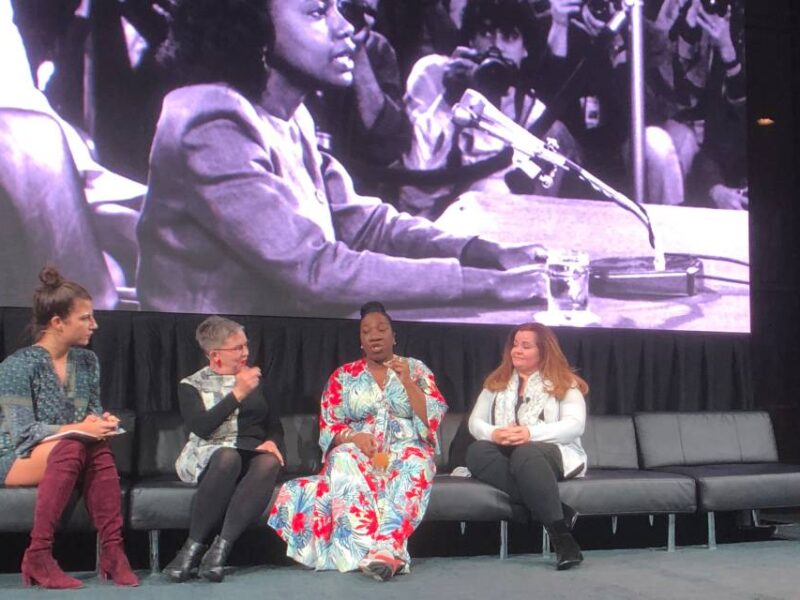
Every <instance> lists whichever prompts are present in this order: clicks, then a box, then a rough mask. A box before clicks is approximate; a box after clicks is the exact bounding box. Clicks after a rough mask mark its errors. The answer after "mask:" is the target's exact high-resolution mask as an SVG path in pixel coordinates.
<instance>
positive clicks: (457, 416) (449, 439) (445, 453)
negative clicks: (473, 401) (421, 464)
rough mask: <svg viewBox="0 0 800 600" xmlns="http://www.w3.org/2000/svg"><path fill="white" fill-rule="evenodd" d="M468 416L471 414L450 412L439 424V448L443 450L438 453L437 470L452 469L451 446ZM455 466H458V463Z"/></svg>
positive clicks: (448, 470) (445, 470) (447, 470)
mask: <svg viewBox="0 0 800 600" xmlns="http://www.w3.org/2000/svg"><path fill="white" fill-rule="evenodd" d="M468 416H469V415H465V414H464V413H451V412H448V413H447V414H445V416H444V419H442V422H441V423H440V424H439V430H438V432H437V434H438V436H439V449H440V450H441V452H440V453H439V454H437V455H436V470H437V471H440V472H442V473H444V472H450V471H451V470H452V468H451V466H450V448H451V447H452V445H453V440H454V439H455V437H456V433H458V428H459V427H461V423H462V422H463V421H464V419H465V418H466V417H468ZM455 466H456V467H457V466H458V465H455Z"/></svg>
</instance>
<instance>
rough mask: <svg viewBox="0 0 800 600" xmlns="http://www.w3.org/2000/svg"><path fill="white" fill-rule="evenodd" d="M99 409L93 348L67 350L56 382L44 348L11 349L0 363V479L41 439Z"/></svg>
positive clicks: (99, 411)
mask: <svg viewBox="0 0 800 600" xmlns="http://www.w3.org/2000/svg"><path fill="white" fill-rule="evenodd" d="M102 412H103V408H102V406H101V405H100V365H99V363H98V362H97V355H96V354H95V353H94V352H92V351H91V350H86V349H84V348H71V349H70V350H69V353H68V354H67V377H66V380H65V382H64V384H63V385H62V384H61V382H60V381H59V379H58V376H57V375H56V372H55V369H54V368H53V361H52V359H51V357H50V353H49V352H47V350H45V349H44V348H42V347H41V346H28V347H27V348H22V349H20V350H17V351H16V352H15V353H14V354H12V355H10V356H9V357H7V358H6V359H5V360H4V361H3V362H2V363H0V482H2V481H5V478H6V475H7V474H8V471H9V469H11V465H12V463H13V462H14V460H16V459H17V458H18V457H21V458H25V457H28V456H30V454H31V450H32V449H33V447H34V446H35V445H36V444H37V443H39V441H40V440H42V438H45V437H47V436H48V435H51V434H53V433H56V432H57V431H58V429H59V427H61V425H64V424H66V423H77V422H80V421H83V419H85V418H86V416H87V415H89V414H97V415H99V414H102Z"/></svg>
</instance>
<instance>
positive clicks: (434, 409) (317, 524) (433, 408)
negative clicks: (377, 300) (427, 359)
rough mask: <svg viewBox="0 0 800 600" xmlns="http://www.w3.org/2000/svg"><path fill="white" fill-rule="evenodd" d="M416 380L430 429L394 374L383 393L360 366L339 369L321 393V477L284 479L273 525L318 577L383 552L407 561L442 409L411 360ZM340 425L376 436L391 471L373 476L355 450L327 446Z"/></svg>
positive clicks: (425, 372) (426, 376)
mask: <svg viewBox="0 0 800 600" xmlns="http://www.w3.org/2000/svg"><path fill="white" fill-rule="evenodd" d="M408 361H409V369H410V372H411V378H412V380H413V381H414V382H415V383H416V384H417V385H418V386H419V388H420V389H421V390H422V391H423V392H424V393H425V400H426V407H427V416H428V422H427V423H425V422H423V421H422V420H421V419H420V418H419V417H418V416H417V415H416V414H414V412H413V410H412V409H411V404H410V402H409V399H408V395H407V394H406V391H405V388H404V387H403V384H402V383H401V382H400V380H399V378H398V377H397V376H396V374H395V373H394V371H392V370H391V369H389V370H388V372H387V378H386V383H385V386H384V389H381V388H380V387H379V386H378V384H377V382H376V381H375V379H374V378H373V377H372V374H371V373H370V372H369V369H367V362H366V359H361V360H358V361H356V362H353V363H349V364H346V365H343V366H341V367H339V368H338V369H336V371H334V372H333V374H332V375H331V376H330V378H329V379H328V384H327V387H326V388H325V391H324V392H323V394H322V402H321V411H320V436H319V444H320V447H321V448H322V452H323V454H324V456H325V459H324V463H323V466H322V470H321V472H320V473H319V475H315V476H310V477H301V478H298V479H293V480H291V481H287V482H286V483H285V484H284V485H283V487H282V488H281V490H280V492H279V493H278V498H277V500H276V501H275V505H274V506H273V508H272V510H271V511H270V517H269V524H270V526H271V527H272V528H273V529H275V531H276V532H277V533H278V535H279V536H281V537H282V538H283V539H284V540H285V541H286V544H287V551H286V554H287V555H288V556H289V557H291V558H293V559H294V560H296V561H298V562H300V563H302V564H304V565H306V566H309V567H314V568H315V569H317V570H324V569H338V570H339V571H341V572H346V571H351V570H353V569H356V568H357V567H358V563H359V562H360V561H361V560H362V559H363V558H364V557H365V556H366V554H367V552H369V551H370V550H388V551H389V552H391V553H392V554H394V555H395V556H396V557H398V558H400V559H401V560H403V561H405V563H406V571H407V569H408V564H409V556H408V550H407V548H406V543H407V540H408V538H409V536H410V535H411V534H412V533H413V531H414V530H415V529H416V527H417V526H418V525H419V523H420V521H421V520H422V517H423V515H424V514H425V508H426V507H427V505H428V498H429V497H430V491H431V483H432V482H433V477H434V475H435V473H436V467H435V465H434V453H435V452H436V451H437V450H438V440H437V436H436V431H437V429H438V427H439V424H440V422H441V420H442V417H443V416H444V414H445V412H446V411H447V405H446V404H445V401H444V398H443V397H442V395H441V393H440V392H439V389H438V388H437V387H436V382H435V381H434V378H433V374H432V373H431V371H430V369H428V367H426V366H425V365H424V364H423V363H422V362H421V361H419V360H416V359H413V358H409V359H408ZM345 428H350V429H351V430H352V431H354V432H362V431H363V432H368V433H372V434H373V435H374V436H375V437H376V438H377V440H378V446H379V449H382V450H385V451H388V452H389V465H388V467H387V468H386V469H385V470H384V471H380V470H378V469H376V468H375V467H374V466H373V464H372V462H371V460H370V459H369V458H368V457H367V456H366V455H365V454H364V453H362V452H361V450H359V449H358V447H357V446H356V445H355V444H353V443H347V444H340V445H338V446H336V447H334V448H331V446H332V444H333V439H334V437H335V436H336V435H337V434H338V433H340V432H341V431H342V430H344V429H345Z"/></svg>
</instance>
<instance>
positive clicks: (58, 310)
mask: <svg viewBox="0 0 800 600" xmlns="http://www.w3.org/2000/svg"><path fill="white" fill-rule="evenodd" d="M39 281H40V282H41V285H39V287H37V288H36V291H34V292H33V318H32V320H31V332H32V334H33V339H34V341H38V340H39V338H41V337H42V334H43V333H44V330H45V329H47V326H48V325H49V324H50V319H52V318H53V317H61V318H62V319H66V318H67V317H68V316H69V314H70V312H72V308H73V306H74V304H75V300H77V299H81V300H91V299H92V297H91V296H90V295H89V292H87V291H86V288H84V287H83V286H82V285H80V284H78V283H75V282H74V281H69V280H67V279H64V277H62V275H61V273H59V272H58V269H56V268H55V267H54V266H52V265H45V266H44V267H43V268H42V270H41V271H39Z"/></svg>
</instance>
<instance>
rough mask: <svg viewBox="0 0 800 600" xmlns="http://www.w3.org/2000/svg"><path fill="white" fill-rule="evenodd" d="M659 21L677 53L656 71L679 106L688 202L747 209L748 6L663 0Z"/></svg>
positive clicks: (676, 121)
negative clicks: (746, 29) (658, 71)
mask: <svg viewBox="0 0 800 600" xmlns="http://www.w3.org/2000/svg"><path fill="white" fill-rule="evenodd" d="M656 23H657V25H658V26H659V27H661V28H663V29H664V30H665V31H668V32H669V42H670V49H671V52H672V54H673V57H672V60H671V61H669V62H667V63H665V64H662V65H661V66H660V69H659V70H660V74H661V77H662V78H663V81H664V83H665V85H666V87H667V88H668V89H669V90H670V91H671V94H672V95H671V97H672V100H673V102H674V114H673V116H672V117H671V119H670V121H669V122H668V126H667V131H668V132H669V134H670V136H671V138H672V140H673V142H674V144H675V147H676V149H677V152H678V156H679V158H680V161H681V167H682V169H683V173H684V176H685V177H686V188H687V201H688V202H691V203H694V204H699V205H701V206H711V207H716V208H728V209H746V208H747V206H748V196H747V179H746V173H747V155H746V148H747V138H746V131H747V127H746V121H745V120H746V86H745V83H746V81H745V68H744V64H743V62H742V61H743V59H744V39H743V38H744V4H743V2H741V1H740V0H664V2H663V4H662V5H661V8H660V10H659V12H658V17H657V21H656Z"/></svg>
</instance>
